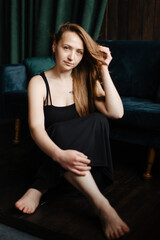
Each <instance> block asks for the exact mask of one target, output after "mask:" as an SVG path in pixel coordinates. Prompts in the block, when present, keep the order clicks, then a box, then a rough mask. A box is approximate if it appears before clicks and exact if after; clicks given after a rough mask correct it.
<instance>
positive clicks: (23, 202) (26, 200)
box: [15, 188, 43, 214]
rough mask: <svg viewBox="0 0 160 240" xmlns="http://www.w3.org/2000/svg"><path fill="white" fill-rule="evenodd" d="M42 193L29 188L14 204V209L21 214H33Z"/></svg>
mask: <svg viewBox="0 0 160 240" xmlns="http://www.w3.org/2000/svg"><path fill="white" fill-rule="evenodd" d="M42 194H43V193H42V192H40V191H38V190H37V189H35V188H29V189H28V190H27V192H26V193H25V194H24V195H23V196H22V197H21V198H20V199H19V200H18V201H17V202H16V203H15V207H16V208H17V209H18V210H20V211H22V212H23V213H27V214H32V213H34V212H35V210H36V208H37V207H38V205H39V202H40V199H41V197H42Z"/></svg>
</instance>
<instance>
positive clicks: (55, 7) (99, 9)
mask: <svg viewBox="0 0 160 240" xmlns="http://www.w3.org/2000/svg"><path fill="white" fill-rule="evenodd" d="M106 4H107V0H84V1H82V0H0V21H1V28H0V44H1V49H0V63H1V64H6V63H7V64H16V63H20V62H22V60H23V59H24V58H26V57H34V56H37V57H38V56H46V55H50V54H51V43H52V39H51V34H52V33H54V32H57V30H58V28H59V26H60V25H61V24H64V23H66V22H71V23H78V24H79V25H81V26H82V27H83V28H84V29H85V30H86V31H87V32H88V33H89V34H90V35H91V36H92V37H93V38H94V39H95V40H96V39H97V38H98V36H99V32H100V29H101V25H102V21H103V17H104V13H105V9H106Z"/></svg>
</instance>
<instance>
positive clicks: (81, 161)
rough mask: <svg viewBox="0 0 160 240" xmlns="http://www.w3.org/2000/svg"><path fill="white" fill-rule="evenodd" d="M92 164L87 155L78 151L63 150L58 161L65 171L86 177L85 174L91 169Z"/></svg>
mask: <svg viewBox="0 0 160 240" xmlns="http://www.w3.org/2000/svg"><path fill="white" fill-rule="evenodd" d="M90 162H91V161H90V160H89V159H88V157H87V156H86V155H84V154H83V153H81V152H79V151H76V150H62V151H61V154H60V157H59V160H58V163H59V164H60V165H61V166H62V167H63V168H64V169H66V170H68V171H70V172H73V173H75V174H77V175H80V176H85V172H86V171H89V170H90V169H91V167H90V166H88V164H89V163H90Z"/></svg>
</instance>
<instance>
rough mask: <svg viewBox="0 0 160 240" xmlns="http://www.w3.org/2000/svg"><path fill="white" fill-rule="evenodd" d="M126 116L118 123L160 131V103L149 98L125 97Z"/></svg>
mask: <svg viewBox="0 0 160 240" xmlns="http://www.w3.org/2000/svg"><path fill="white" fill-rule="evenodd" d="M122 101H123V105H124V116H123V118H121V119H119V120H114V121H117V124H118V123H119V124H122V125H125V126H127V125H128V126H133V127H139V128H141V129H142V128H143V129H146V131H147V130H149V129H152V130H157V131H160V124H159V123H160V104H158V103H154V102H152V101H149V100H145V99H144V100H142V99H139V98H133V97H123V98H122Z"/></svg>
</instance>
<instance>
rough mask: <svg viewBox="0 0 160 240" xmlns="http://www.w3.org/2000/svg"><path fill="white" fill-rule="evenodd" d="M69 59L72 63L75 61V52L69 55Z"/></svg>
mask: <svg viewBox="0 0 160 240" xmlns="http://www.w3.org/2000/svg"><path fill="white" fill-rule="evenodd" d="M68 59H69V60H70V61H72V60H73V59H74V52H73V51H71V52H70V53H69V55H68Z"/></svg>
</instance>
